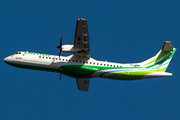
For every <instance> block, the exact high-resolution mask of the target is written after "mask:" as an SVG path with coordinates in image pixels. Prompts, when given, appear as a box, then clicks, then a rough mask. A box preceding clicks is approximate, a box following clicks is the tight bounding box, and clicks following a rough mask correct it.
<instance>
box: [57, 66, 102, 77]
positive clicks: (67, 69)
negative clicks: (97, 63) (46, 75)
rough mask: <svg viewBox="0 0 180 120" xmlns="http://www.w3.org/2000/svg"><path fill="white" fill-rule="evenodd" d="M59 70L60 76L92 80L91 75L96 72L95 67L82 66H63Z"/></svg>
mask: <svg viewBox="0 0 180 120" xmlns="http://www.w3.org/2000/svg"><path fill="white" fill-rule="evenodd" d="M59 69H60V72H61V73H62V74H64V75H67V76H70V77H74V78H92V77H91V76H92V74H93V73H94V72H96V71H98V69H97V68H95V67H92V66H83V65H64V66H61V67H60V68H59Z"/></svg>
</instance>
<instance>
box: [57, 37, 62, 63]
mask: <svg viewBox="0 0 180 120" xmlns="http://www.w3.org/2000/svg"><path fill="white" fill-rule="evenodd" d="M57 48H58V49H59V60H60V55H61V51H62V36H61V38H60V45H59V46H57Z"/></svg>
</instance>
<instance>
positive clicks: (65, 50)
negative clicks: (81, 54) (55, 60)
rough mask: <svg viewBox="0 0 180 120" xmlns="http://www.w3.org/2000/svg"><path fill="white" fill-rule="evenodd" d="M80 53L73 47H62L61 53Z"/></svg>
mask: <svg viewBox="0 0 180 120" xmlns="http://www.w3.org/2000/svg"><path fill="white" fill-rule="evenodd" d="M78 51H80V49H78V48H76V49H75V48H74V45H62V52H65V53H77V52H78Z"/></svg>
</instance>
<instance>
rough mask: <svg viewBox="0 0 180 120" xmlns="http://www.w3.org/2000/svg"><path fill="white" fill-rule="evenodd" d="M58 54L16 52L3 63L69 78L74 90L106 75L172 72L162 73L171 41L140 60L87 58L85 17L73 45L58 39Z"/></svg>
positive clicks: (170, 52)
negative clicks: (153, 54)
mask: <svg viewBox="0 0 180 120" xmlns="http://www.w3.org/2000/svg"><path fill="white" fill-rule="evenodd" d="M57 48H58V49H59V56H56V55H49V54H41V53H35V52H28V51H20V52H17V53H15V54H13V55H10V56H8V57H6V58H5V59H4V62H5V63H7V64H9V65H12V66H15V67H19V68H26V69H34V70H42V71H49V72H57V73H59V79H61V74H63V75H66V76H69V77H73V78H75V79H76V81H77V86H78V89H79V90H81V91H88V90H89V83H90V79H91V78H106V79H114V80H139V79H148V78H159V77H170V76H172V73H168V72H165V71H166V69H167V67H168V65H169V63H170V62H171V61H172V58H173V55H174V53H175V51H176V48H173V42H171V41H165V43H164V45H163V47H162V49H161V50H160V51H159V52H158V53H157V54H156V55H155V56H154V57H151V58H150V59H148V60H145V61H144V62H140V63H128V64H121V63H114V62H107V61H99V60H95V59H93V58H91V57H90V44H89V33H88V24H87V20H86V19H83V18H81V19H77V23H76V31H75V38H74V44H73V45H62V36H61V38H60V45H59V46H58V47H57ZM61 52H65V53H73V54H72V55H70V56H66V57H65V56H60V55H61Z"/></svg>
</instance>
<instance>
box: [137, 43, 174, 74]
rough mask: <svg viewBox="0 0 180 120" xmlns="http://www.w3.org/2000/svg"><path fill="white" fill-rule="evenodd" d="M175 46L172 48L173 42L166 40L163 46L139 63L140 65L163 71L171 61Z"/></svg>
mask: <svg viewBox="0 0 180 120" xmlns="http://www.w3.org/2000/svg"><path fill="white" fill-rule="evenodd" d="M175 51H176V48H173V43H172V42H170V41H166V42H165V43H164V45H163V48H162V49H161V50H160V51H159V52H158V53H157V54H156V55H155V56H154V57H152V58H150V59H148V60H146V61H144V62H142V63H140V64H141V66H143V67H146V68H150V69H152V70H157V71H159V72H165V71H166V69H167V67H168V65H169V63H170V62H171V61H172V58H173V55H174V53H175Z"/></svg>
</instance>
